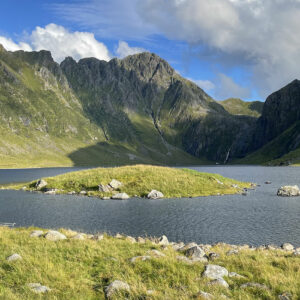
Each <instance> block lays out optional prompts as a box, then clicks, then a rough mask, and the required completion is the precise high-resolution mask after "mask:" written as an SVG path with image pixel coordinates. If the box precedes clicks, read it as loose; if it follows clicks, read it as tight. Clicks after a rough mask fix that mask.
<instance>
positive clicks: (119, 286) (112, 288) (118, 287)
mask: <svg viewBox="0 0 300 300" xmlns="http://www.w3.org/2000/svg"><path fill="white" fill-rule="evenodd" d="M119 291H127V292H129V291H130V286H129V285H128V284H127V283H126V282H124V281H120V280H115V281H113V282H112V283H111V284H110V285H109V286H108V287H106V289H105V295H106V297H107V298H108V299H109V298H111V297H112V296H113V295H114V294H115V293H117V292H119Z"/></svg>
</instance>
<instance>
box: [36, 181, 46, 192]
mask: <svg viewBox="0 0 300 300" xmlns="http://www.w3.org/2000/svg"><path fill="white" fill-rule="evenodd" d="M47 184H48V183H47V181H45V180H44V179H40V180H38V181H37V183H36V185H35V188H36V189H37V190H41V189H42V188H44V187H45V186H47Z"/></svg>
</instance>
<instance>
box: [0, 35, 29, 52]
mask: <svg viewBox="0 0 300 300" xmlns="http://www.w3.org/2000/svg"><path fill="white" fill-rule="evenodd" d="M0 44H1V45H2V46H3V47H4V48H5V49H6V50H7V51H18V50H24V51H32V48H31V47H30V45H28V44H27V43H23V42H20V43H15V42H14V41H13V40H12V39H10V38H6V37H4V36H0Z"/></svg>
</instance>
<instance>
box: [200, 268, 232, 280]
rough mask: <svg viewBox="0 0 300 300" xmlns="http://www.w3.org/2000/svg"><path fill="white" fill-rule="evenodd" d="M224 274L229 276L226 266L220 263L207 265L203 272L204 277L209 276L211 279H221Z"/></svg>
mask: <svg viewBox="0 0 300 300" xmlns="http://www.w3.org/2000/svg"><path fill="white" fill-rule="evenodd" d="M224 276H228V271H227V269H225V268H224V267H221V266H218V265H207V266H205V270H204V272H203V274H202V277H207V278H209V279H219V278H223V277H224Z"/></svg>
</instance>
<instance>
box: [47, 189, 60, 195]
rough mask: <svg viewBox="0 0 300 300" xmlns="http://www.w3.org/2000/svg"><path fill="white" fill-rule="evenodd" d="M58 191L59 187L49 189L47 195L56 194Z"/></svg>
mask: <svg viewBox="0 0 300 300" xmlns="http://www.w3.org/2000/svg"><path fill="white" fill-rule="evenodd" d="M56 192H57V189H49V190H47V191H45V193H44V194H45V195H55V194H56Z"/></svg>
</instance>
